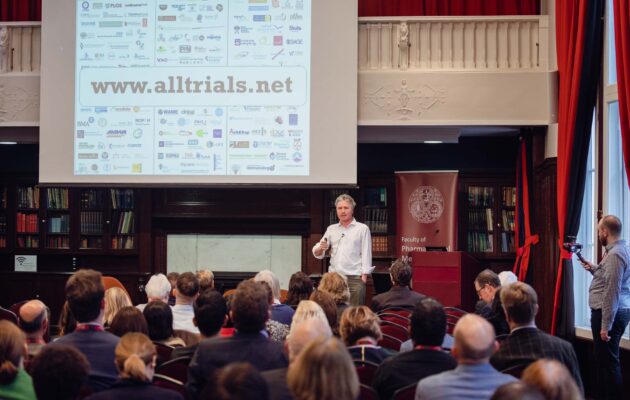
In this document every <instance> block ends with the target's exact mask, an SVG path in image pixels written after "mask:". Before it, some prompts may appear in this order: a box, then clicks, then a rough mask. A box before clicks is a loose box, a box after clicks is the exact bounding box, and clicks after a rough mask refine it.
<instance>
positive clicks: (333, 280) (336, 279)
mask: <svg viewBox="0 0 630 400" xmlns="http://www.w3.org/2000/svg"><path fill="white" fill-rule="evenodd" d="M317 290H318V291H322V292H326V293H328V294H330V295H331V296H332V298H333V300H335V304H336V305H337V321H339V319H340V318H341V314H343V312H344V311H345V309H346V308H348V306H349V303H348V302H349V301H350V289H349V287H348V280H347V278H346V277H345V276H344V275H341V274H338V273H336V272H326V273H325V274H324V275H323V276H322V280H321V281H320V282H319V286H318V287H317Z"/></svg>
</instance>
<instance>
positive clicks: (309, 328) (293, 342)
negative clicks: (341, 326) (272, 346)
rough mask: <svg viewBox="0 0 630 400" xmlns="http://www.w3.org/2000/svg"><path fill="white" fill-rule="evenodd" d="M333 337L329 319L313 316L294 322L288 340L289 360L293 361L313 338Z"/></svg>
mask: <svg viewBox="0 0 630 400" xmlns="http://www.w3.org/2000/svg"><path fill="white" fill-rule="evenodd" d="M331 337H332V331H331V330H330V325H328V322H327V321H323V320H321V319H319V318H311V319H307V320H304V321H302V322H300V323H298V324H292V325H291V331H290V332H289V336H288V337H287V342H286V345H287V350H288V352H289V360H291V361H293V360H294V359H295V358H296V357H297V356H298V355H299V354H300V352H301V351H302V349H304V348H305V347H306V345H307V344H309V343H310V342H312V341H313V340H315V339H318V338H322V339H330V338H331Z"/></svg>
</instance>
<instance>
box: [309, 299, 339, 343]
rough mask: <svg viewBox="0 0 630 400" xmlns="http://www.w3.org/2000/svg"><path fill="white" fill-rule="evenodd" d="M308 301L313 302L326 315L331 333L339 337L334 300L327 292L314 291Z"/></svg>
mask: <svg viewBox="0 0 630 400" xmlns="http://www.w3.org/2000/svg"><path fill="white" fill-rule="evenodd" d="M309 299H310V300H312V301H314V302H315V303H317V305H319V306H320V307H321V309H322V310H323V311H324V314H325V315H326V319H327V320H328V324H329V325H330V329H331V330H332V331H333V334H334V335H335V336H339V324H338V323H337V304H335V299H333V297H332V296H331V295H330V294H328V292H323V291H321V290H316V291H314V292H313V293H311V297H309Z"/></svg>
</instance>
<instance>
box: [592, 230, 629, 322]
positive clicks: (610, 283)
mask: <svg viewBox="0 0 630 400" xmlns="http://www.w3.org/2000/svg"><path fill="white" fill-rule="evenodd" d="M592 274H593V282H591V287H590V288H589V290H588V305H589V306H590V307H591V308H592V309H593V310H602V327H601V330H606V331H610V329H611V328H612V323H613V320H614V319H615V314H616V313H617V310H619V309H624V308H630V248H628V246H626V241H625V240H617V241H616V242H614V243H611V244H609V245H607V246H606V253H605V254H604V257H603V258H602V261H601V262H600V263H599V264H598V265H597V268H595V269H594V270H593V271H592Z"/></svg>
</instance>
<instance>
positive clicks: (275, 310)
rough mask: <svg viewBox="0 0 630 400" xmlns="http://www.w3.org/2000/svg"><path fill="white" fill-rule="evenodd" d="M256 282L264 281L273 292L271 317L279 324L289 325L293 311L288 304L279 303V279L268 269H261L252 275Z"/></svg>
mask: <svg viewBox="0 0 630 400" xmlns="http://www.w3.org/2000/svg"><path fill="white" fill-rule="evenodd" d="M254 280H255V281H256V282H266V283H267V285H269V287H270V288H271V293H272V294H273V303H272V305H271V319H272V320H274V321H278V322H280V323H281V324H285V325H291V319H292V318H293V314H294V313H295V311H294V310H293V309H292V308H291V307H290V306H288V305H286V304H282V303H280V281H279V280H278V277H277V276H276V275H275V274H274V273H273V272H271V271H269V270H268V269H265V270H262V271H260V272H259V273H257V274H256V276H255V277H254Z"/></svg>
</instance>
